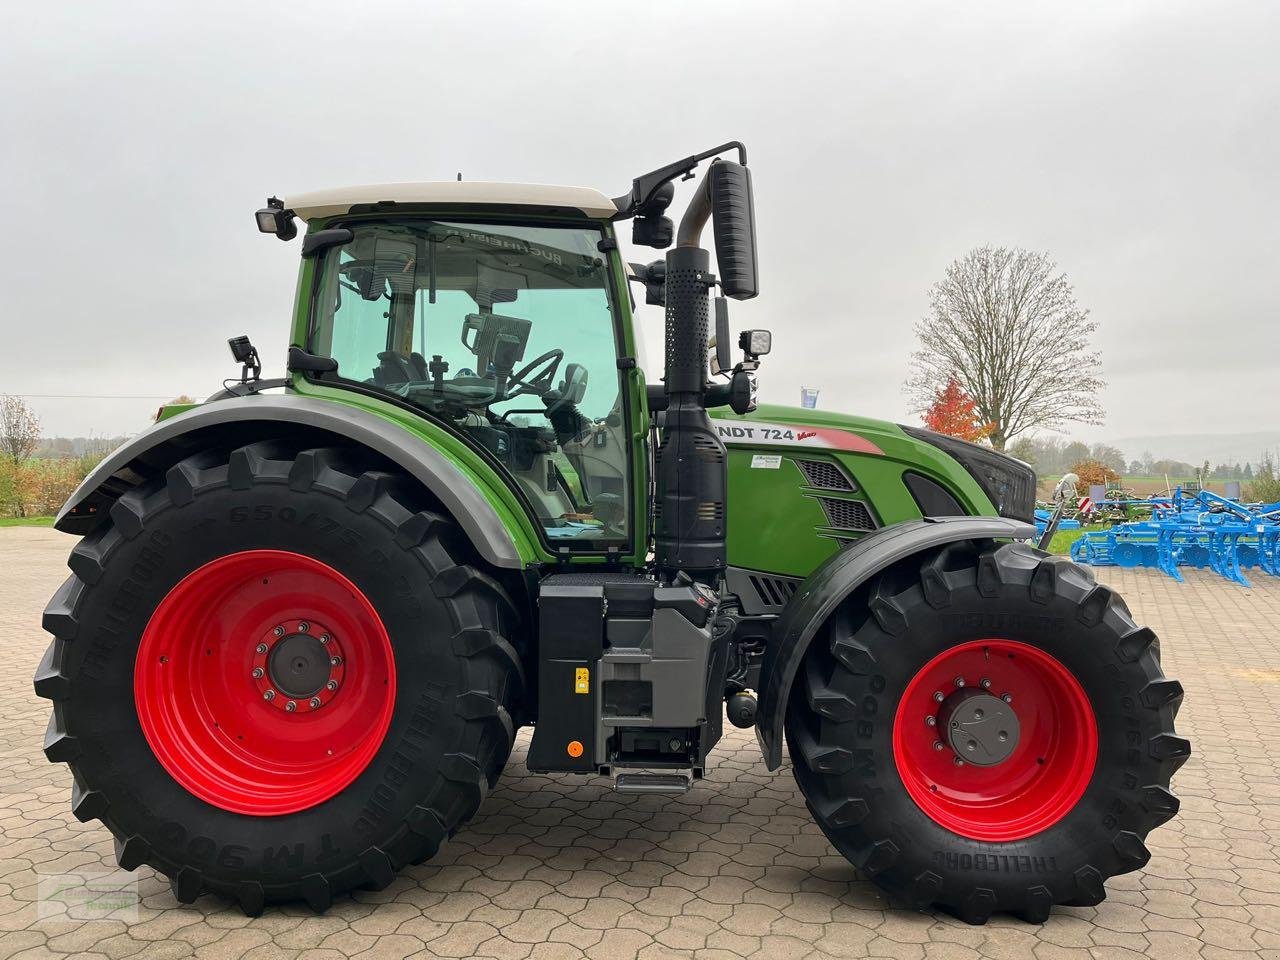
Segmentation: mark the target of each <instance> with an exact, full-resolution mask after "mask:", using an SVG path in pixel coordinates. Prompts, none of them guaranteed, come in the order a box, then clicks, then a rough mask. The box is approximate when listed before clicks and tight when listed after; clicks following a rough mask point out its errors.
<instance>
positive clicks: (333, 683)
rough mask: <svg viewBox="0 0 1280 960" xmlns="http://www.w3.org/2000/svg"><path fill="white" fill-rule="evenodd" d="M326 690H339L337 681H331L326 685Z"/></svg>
mask: <svg viewBox="0 0 1280 960" xmlns="http://www.w3.org/2000/svg"><path fill="white" fill-rule="evenodd" d="M324 688H325V689H326V690H337V689H338V681H337V680H330V681H329V682H328V683H326V684H325V685H324Z"/></svg>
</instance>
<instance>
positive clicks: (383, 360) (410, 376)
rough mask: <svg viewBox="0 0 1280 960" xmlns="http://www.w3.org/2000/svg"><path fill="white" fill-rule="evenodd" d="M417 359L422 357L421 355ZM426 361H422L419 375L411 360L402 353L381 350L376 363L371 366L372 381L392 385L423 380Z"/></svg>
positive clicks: (381, 385)
mask: <svg viewBox="0 0 1280 960" xmlns="http://www.w3.org/2000/svg"><path fill="white" fill-rule="evenodd" d="M418 359H420V360H421V359H422V357H421V355H419V356H418ZM425 379H427V374H426V363H425V362H424V363H423V372H422V374H421V375H419V374H418V373H417V371H416V370H415V369H414V364H413V361H412V360H410V359H409V357H406V356H405V355H404V354H403V353H396V351H394V350H383V351H382V352H381V353H379V354H378V365H377V366H376V367H374V368H373V382H374V383H376V384H377V385H378V386H380V387H388V386H393V385H395V384H399V383H408V382H409V381H411V380H425Z"/></svg>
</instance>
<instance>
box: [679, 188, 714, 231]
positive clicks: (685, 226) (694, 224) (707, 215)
mask: <svg viewBox="0 0 1280 960" xmlns="http://www.w3.org/2000/svg"><path fill="white" fill-rule="evenodd" d="M707 184H708V181H707V180H706V179H703V181H702V182H701V183H700V184H698V189H697V190H696V191H694V194H693V198H692V199H691V200H690V201H689V208H688V209H687V210H685V212H684V216H683V217H681V218H680V229H679V230H678V231H677V232H676V246H677V247H696V246H698V243H699V241H700V240H701V239H702V228H703V227H705V226H706V225H707V221H708V220H710V219H711V191H710V190H709V189H708V187H707Z"/></svg>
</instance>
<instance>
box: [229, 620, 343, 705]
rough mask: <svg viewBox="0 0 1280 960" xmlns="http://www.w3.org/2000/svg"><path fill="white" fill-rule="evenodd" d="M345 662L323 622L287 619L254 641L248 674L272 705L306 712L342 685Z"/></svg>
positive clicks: (331, 633) (336, 640) (330, 695)
mask: <svg viewBox="0 0 1280 960" xmlns="http://www.w3.org/2000/svg"><path fill="white" fill-rule="evenodd" d="M346 665H347V663H346V657H344V656H343V653H342V646H341V644H339V642H338V639H337V637H336V636H335V634H334V633H333V631H331V630H330V629H329V628H328V627H327V626H325V625H324V624H323V623H320V622H318V621H315V620H286V621H284V622H283V623H279V624H276V625H275V626H274V627H273V628H272V629H270V630H268V631H267V632H266V633H265V634H264V635H263V636H262V637H261V638H260V639H259V640H258V643H257V645H256V646H255V647H254V650H253V660H252V664H251V668H250V671H249V676H250V677H251V678H252V680H253V682H254V684H256V685H257V688H258V692H259V694H261V696H262V699H263V700H265V701H266V702H267V703H269V704H271V706H273V707H275V708H276V709H277V710H283V711H284V712H285V713H297V714H305V713H310V712H311V711H313V710H319V709H320V708H321V707H323V706H325V705H326V704H328V703H329V702H330V701H332V700H333V698H334V696H335V695H337V693H338V691H339V690H341V689H342V680H343V674H344V671H345V669H346Z"/></svg>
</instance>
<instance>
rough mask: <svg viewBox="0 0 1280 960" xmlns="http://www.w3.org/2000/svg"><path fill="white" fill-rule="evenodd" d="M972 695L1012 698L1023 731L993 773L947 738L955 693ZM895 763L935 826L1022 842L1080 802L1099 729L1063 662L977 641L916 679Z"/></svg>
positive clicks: (901, 716) (903, 707) (941, 657)
mask: <svg viewBox="0 0 1280 960" xmlns="http://www.w3.org/2000/svg"><path fill="white" fill-rule="evenodd" d="M957 679H959V680H960V681H962V683H963V686H961V685H959V684H957ZM984 681H989V683H984ZM973 687H976V688H977V689H978V690H983V691H985V692H987V693H990V694H994V695H995V696H997V697H1001V698H1004V697H1006V695H1007V698H1008V699H1007V703H1008V705H1009V706H1010V707H1011V708H1012V710H1013V712H1014V714H1015V715H1016V719H1017V724H1018V727H1019V730H1018V733H1017V736H1016V746H1014V747H1013V748H1012V751H1011V752H1010V753H1009V755H1008V757H1007V758H1006V759H1004V760H1003V761H1001V762H998V763H995V764H994V765H991V766H979V765H976V764H974V763H972V762H968V761H964V759H963V758H961V757H959V754H958V753H957V752H956V750H955V748H953V745H952V741H951V739H950V738H949V736H948V735H947V733H946V732H945V731H944V730H942V729H941V726H946V725H947V724H946V723H945V718H946V715H947V708H948V705H949V704H951V703H952V702H953V701H954V699H955V695H956V694H957V692H961V694H962V695H963V691H964V690H965V689H966V688H973ZM939 694H941V695H942V697H943V700H942V702H941V703H940V702H939V700H938V695H939ZM947 698H951V699H947ZM997 706H998V704H997ZM940 716H941V717H942V718H943V721H944V722H943V724H942V725H941V726H940V725H939V723H938V718H939V717H940ZM930 717H932V718H934V724H933V725H930V723H929V719H928V718H930ZM938 744H942V745H943V746H942V747H941V748H940V749H939V747H938ZM957 745H959V744H957ZM958 758H959V759H961V761H962V762H961V763H959V764H957V763H956V760H957V759H958ZM893 759H894V763H895V764H896V765H897V768H898V775H899V776H900V777H901V778H902V783H903V785H904V786H905V787H906V788H907V792H908V793H909V794H910V795H911V798H912V799H913V800H914V801H915V802H916V804H917V806H919V807H920V809H921V810H923V811H924V812H925V813H926V814H927V815H928V816H929V818H930V819H932V820H933V821H934V822H935V823H937V824H939V825H941V826H943V827H945V828H946V829H948V830H950V831H952V832H953V833H957V834H959V835H960V836H963V837H969V838H970V839H973V840H988V841H998V842H1005V841H1011V840H1022V839H1025V838H1026V837H1030V836H1032V835H1034V834H1037V833H1039V832H1041V831H1042V830H1046V829H1048V828H1049V827H1051V826H1053V825H1054V824H1055V823H1057V822H1058V821H1059V820H1061V819H1062V818H1063V817H1064V816H1066V814H1067V813H1068V812H1069V811H1070V810H1071V809H1072V808H1073V807H1074V806H1075V805H1076V803H1077V802H1079V800H1080V797H1081V796H1083V794H1084V791H1085V788H1086V787H1088V785H1089V781H1090V779H1091V778H1092V777H1093V770H1094V765H1095V763H1096V762H1097V759H1098V727H1097V722H1096V720H1095V719H1094V715H1093V708H1092V707H1091V706H1090V704H1089V699H1088V697H1087V696H1086V695H1085V692H1084V689H1083V688H1082V687H1081V686H1080V682H1079V681H1078V680H1077V679H1076V678H1075V676H1074V675H1073V674H1072V673H1071V671H1070V670H1068V669H1067V668H1066V667H1065V666H1064V665H1063V664H1062V663H1061V662H1060V661H1059V660H1057V659H1056V658H1054V657H1052V656H1050V655H1049V654H1047V653H1045V652H1044V651H1043V650H1040V649H1039V648H1037V647H1033V646H1031V645H1030V644H1026V643H1020V642H1018V641H1015V640H974V641H972V642H970V643H962V644H960V645H958V646H955V647H951V648H950V649H948V650H944V651H943V652H942V653H940V654H938V655H937V656H936V657H934V658H933V659H932V660H930V661H929V662H928V663H926V664H925V665H924V666H923V667H922V668H921V669H920V671H919V672H918V673H917V674H916V675H915V676H914V677H913V678H912V679H911V682H910V683H909V684H908V685H907V689H906V691H905V692H904V694H903V696H902V699H901V701H899V703H898V710H897V714H896V715H895V717H894V722H893Z"/></svg>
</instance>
